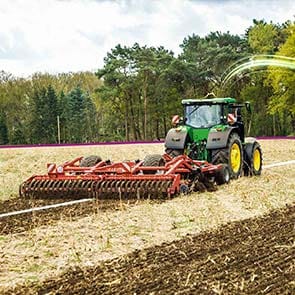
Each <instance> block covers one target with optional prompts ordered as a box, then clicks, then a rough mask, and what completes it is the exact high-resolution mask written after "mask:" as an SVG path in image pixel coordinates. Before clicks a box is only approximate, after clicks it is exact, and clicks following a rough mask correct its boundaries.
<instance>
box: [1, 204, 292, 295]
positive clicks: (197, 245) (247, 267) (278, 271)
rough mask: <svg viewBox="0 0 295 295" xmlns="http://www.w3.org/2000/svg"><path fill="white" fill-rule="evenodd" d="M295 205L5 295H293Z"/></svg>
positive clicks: (15, 289)
mask: <svg viewBox="0 0 295 295" xmlns="http://www.w3.org/2000/svg"><path fill="white" fill-rule="evenodd" d="M294 292H295V204H293V205H292V206H288V207H286V208H283V209H278V210H275V211H272V212H271V213H269V214H268V215H265V216H263V217H259V218H251V219H246V220H242V221H236V222H232V223H228V224H227V225H225V226H222V227H220V228H218V229H217V230H215V231H212V232H203V233H201V234H198V235H195V236H191V235H188V236H187V237H185V238H184V239H182V240H178V241H174V242H170V243H164V244H162V245H160V246H154V247H151V248H148V249H144V250H141V251H135V252H133V253H131V254H129V255H125V256H122V257H119V258H116V259H113V260H109V261H106V262H103V263H100V264H99V265H97V266H96V267H90V268H84V269H72V270H69V271H68V272H65V273H63V274H62V275H61V276H60V277H55V278H52V279H49V280H47V281H45V282H43V283H42V284H41V285H40V284H39V285H30V286H26V285H24V286H17V287H15V288H14V289H11V290H7V292H6V293H5V294H12V293H14V294H151V293H152V294H221V293H222V294H265V293H267V294H294Z"/></svg>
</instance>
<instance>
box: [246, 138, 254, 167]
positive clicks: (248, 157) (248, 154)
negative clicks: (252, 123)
mask: <svg viewBox="0 0 295 295" xmlns="http://www.w3.org/2000/svg"><path fill="white" fill-rule="evenodd" d="M256 142H257V140H256V138H254V137H245V144H244V155H245V158H246V159H245V160H246V161H247V162H248V163H250V162H251V157H252V151H253V146H254V144H255V143H256Z"/></svg>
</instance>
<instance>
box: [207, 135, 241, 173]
mask: <svg viewBox="0 0 295 295" xmlns="http://www.w3.org/2000/svg"><path fill="white" fill-rule="evenodd" d="M235 155H236V156H235ZM232 159H233V160H235V162H233V161H232ZM212 163H213V164H227V165H228V169H229V171H230V176H231V178H238V177H239V176H240V175H241V173H242V169H243V148H242V143H241V139H240V137H239V136H238V134H237V133H232V134H231V135H230V137H229V140H228V144H227V147H226V148H225V149H220V150H212Z"/></svg>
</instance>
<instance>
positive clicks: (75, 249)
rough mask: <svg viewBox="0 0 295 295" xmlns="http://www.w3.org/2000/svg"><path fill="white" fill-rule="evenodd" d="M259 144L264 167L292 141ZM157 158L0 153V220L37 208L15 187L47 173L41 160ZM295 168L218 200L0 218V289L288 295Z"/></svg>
mask: <svg viewBox="0 0 295 295" xmlns="http://www.w3.org/2000/svg"><path fill="white" fill-rule="evenodd" d="M261 145H262V149H263V158H264V164H266V165H267V164H271V163H274V162H280V161H287V160H295V141H294V140H280V141H278V140H263V141H261ZM162 150H163V145H162V144H147V145H132V146H127V145H121V146H118V145H116V146H115V145H114V146H99V147H75V148H70V149H69V148H37V149H15V150H10V149H9V150H8V149H7V150H5V149H3V150H1V151H0V152H1V154H0V166H1V167H0V184H1V192H0V199H1V200H2V201H1V203H0V214H1V213H3V212H10V211H13V210H19V209H23V208H27V207H30V206H39V205H41V204H44V202H43V201H37V202H32V201H30V202H27V201H23V200H19V199H18V197H17V195H18V185H19V184H20V183H21V181H23V180H24V179H26V178H27V177H29V176H30V175H31V174H34V173H40V172H42V173H45V172H46V166H45V164H46V163H47V162H63V161H65V160H69V159H71V158H74V157H76V156H80V155H89V154H99V155H101V156H102V157H103V158H104V159H111V160H114V161H117V160H124V159H137V158H139V159H142V158H143V157H144V156H145V155H146V154H151V153H161V152H162ZM294 166H295V165H287V166H281V167H276V168H271V169H266V170H264V171H263V174H262V176H261V177H251V178H246V177H243V178H240V179H238V180H236V181H233V182H231V183H230V185H225V186H222V187H219V189H218V191H217V192H206V193H202V194H200V193H195V194H191V195H189V196H178V197H176V198H174V199H169V200H163V201H157V202H155V201H151V200H141V201H130V202H127V201H126V202H115V203H114V202H106V201H102V200H96V201H92V202H88V203H84V204H80V205H75V206H70V207H66V208H62V209H55V210H49V211H46V212H40V213H33V214H32V213H29V214H25V215H22V216H21V217H14V218H2V219H0V264H1V266H2V267H1V270H0V291H1V292H7V294H9V293H11V292H16V293H19V294H24V293H31V294H35V293H40V294H43V293H48V292H50V294H56V293H59V294H70V293H72V294H74V293H76V294H83V293H85V292H86V291H87V292H88V293H89V294H96V293H110V294H111V293H112V294H114V293H121V294H134V293H138V294H140V293H149V292H153V291H154V292H156V293H163V294H167V293H179V294H181V293H191V292H193V291H195V292H197V293H208V294H214V293H219V294H220V293H238V294H241V293H243V292H244V293H253V294H257V293H259V292H260V293H262V292H265V293H267V292H273V293H284V292H285V293H286V294H287V293H288V292H289V293H290V294H292V291H294V284H295V261H294V257H295V252H294V249H295V237H294V236H295V219H294V218H295V216H294V211H295V209H294V201H295V181H294V179H295V167H294ZM46 202H47V203H48V201H46ZM55 202H60V200H56V201H55ZM286 204H288V205H287V207H286ZM270 212H271V213H270ZM262 215H264V216H263V217H261V216H262ZM187 235H188V236H187ZM163 243H164V244H163Z"/></svg>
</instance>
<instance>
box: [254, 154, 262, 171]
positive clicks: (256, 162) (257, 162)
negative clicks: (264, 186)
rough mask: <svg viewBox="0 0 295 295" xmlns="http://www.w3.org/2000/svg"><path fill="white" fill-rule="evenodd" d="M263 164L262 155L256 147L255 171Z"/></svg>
mask: <svg viewBox="0 0 295 295" xmlns="http://www.w3.org/2000/svg"><path fill="white" fill-rule="evenodd" d="M260 166H261V155H260V151H259V150H258V149H255V151H254V153H253V168H254V170H255V171H259V169H260Z"/></svg>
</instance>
